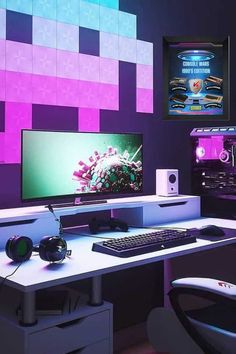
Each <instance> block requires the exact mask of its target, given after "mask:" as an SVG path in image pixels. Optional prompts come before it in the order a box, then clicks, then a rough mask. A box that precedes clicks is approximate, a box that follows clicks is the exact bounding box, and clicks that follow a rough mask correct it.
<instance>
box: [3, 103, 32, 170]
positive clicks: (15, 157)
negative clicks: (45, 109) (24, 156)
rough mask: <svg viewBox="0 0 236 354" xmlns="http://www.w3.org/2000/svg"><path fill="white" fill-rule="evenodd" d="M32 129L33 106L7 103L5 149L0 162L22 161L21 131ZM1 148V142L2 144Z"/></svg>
mask: <svg viewBox="0 0 236 354" xmlns="http://www.w3.org/2000/svg"><path fill="white" fill-rule="evenodd" d="M23 128H27V129H31V128H32V105H31V104H30V103H15V102H6V105H5V134H4V136H1V135H0V140H1V138H3V140H2V141H3V144H4V147H3V149H1V155H0V160H2V159H3V160H4V161H7V162H8V163H15V162H16V161H17V162H18V161H20V144H21V140H20V136H21V129H23ZM0 146H1V142H0Z"/></svg>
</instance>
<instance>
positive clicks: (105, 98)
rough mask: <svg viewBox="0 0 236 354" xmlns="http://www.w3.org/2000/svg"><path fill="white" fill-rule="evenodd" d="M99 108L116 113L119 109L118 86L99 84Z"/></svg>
mask: <svg viewBox="0 0 236 354" xmlns="http://www.w3.org/2000/svg"><path fill="white" fill-rule="evenodd" d="M99 98H100V107H101V108H102V109H109V110H113V111H118V109H119V86H117V85H111V84H100V87H99Z"/></svg>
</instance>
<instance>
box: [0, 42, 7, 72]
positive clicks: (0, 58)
mask: <svg viewBox="0 0 236 354" xmlns="http://www.w3.org/2000/svg"><path fill="white" fill-rule="evenodd" d="M0 53H1V55H0V70H5V68H6V42H5V41H4V40H2V39H0Z"/></svg>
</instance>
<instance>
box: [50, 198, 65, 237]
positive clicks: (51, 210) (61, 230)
mask: <svg viewBox="0 0 236 354" xmlns="http://www.w3.org/2000/svg"><path fill="white" fill-rule="evenodd" d="M47 208H48V210H49V211H50V212H51V213H52V215H53V216H54V218H55V221H57V222H58V223H59V235H60V236H62V235H63V226H62V223H61V220H60V218H58V217H57V216H56V214H55V213H54V210H53V207H52V205H51V204H48V205H47Z"/></svg>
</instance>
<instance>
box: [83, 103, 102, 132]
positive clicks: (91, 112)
mask: <svg viewBox="0 0 236 354" xmlns="http://www.w3.org/2000/svg"><path fill="white" fill-rule="evenodd" d="M78 112H79V114H78V121H79V124H78V126H79V131H81V132H83V131H84V132H86V131H87V132H99V131H100V110H99V109H92V108H79V110H78Z"/></svg>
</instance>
